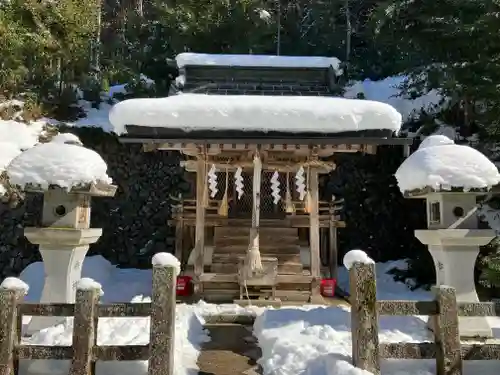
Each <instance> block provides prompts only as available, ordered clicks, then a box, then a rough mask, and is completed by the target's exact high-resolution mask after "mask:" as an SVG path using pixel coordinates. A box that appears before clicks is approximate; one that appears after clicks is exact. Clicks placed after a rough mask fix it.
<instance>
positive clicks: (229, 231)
mask: <svg viewBox="0 0 500 375" xmlns="http://www.w3.org/2000/svg"><path fill="white" fill-rule="evenodd" d="M259 233H260V235H262V236H267V235H270V236H276V235H278V236H283V237H286V236H297V237H298V230H297V228H265V227H262V228H259ZM214 234H215V237H218V236H228V237H229V236H240V235H250V228H249V227H232V226H225V227H216V228H215V233H214Z"/></svg>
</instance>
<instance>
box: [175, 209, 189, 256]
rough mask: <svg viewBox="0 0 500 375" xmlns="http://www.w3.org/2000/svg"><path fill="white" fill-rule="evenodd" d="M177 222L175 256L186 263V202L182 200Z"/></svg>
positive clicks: (176, 214)
mask: <svg viewBox="0 0 500 375" xmlns="http://www.w3.org/2000/svg"><path fill="white" fill-rule="evenodd" d="M175 216H176V223H175V257H176V258H177V259H179V260H180V261H181V264H184V263H186V264H187V259H184V258H185V254H184V251H183V249H184V219H183V217H184V202H183V201H182V200H181V201H180V203H179V204H178V206H177V208H176V211H175Z"/></svg>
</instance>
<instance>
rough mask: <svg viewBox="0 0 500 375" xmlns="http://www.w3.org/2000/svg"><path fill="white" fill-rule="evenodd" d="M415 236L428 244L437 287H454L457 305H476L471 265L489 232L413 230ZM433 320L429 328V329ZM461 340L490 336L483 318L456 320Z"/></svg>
mask: <svg viewBox="0 0 500 375" xmlns="http://www.w3.org/2000/svg"><path fill="white" fill-rule="evenodd" d="M415 237H417V238H418V240H419V241H420V242H422V243H423V244H424V245H427V246H428V248H429V252H430V253H431V255H432V258H433V260H434V266H435V268H436V284H437V285H447V286H451V287H453V288H455V290H456V295H457V301H458V302H479V298H478V296H477V293H476V286H475V283H474V266H475V263H476V259H477V256H478V254H479V246H484V245H487V244H488V243H490V241H491V240H492V239H493V238H494V237H495V233H494V231H493V230H490V229H435V230H416V231H415ZM431 321H432V319H429V324H428V327H429V328H430V329H432V328H433V327H432V324H431ZM459 331H460V337H464V338H465V337H483V338H488V337H492V336H493V334H492V330H491V326H490V325H489V323H488V320H487V318H486V317H459Z"/></svg>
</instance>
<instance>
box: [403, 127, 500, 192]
mask: <svg viewBox="0 0 500 375" xmlns="http://www.w3.org/2000/svg"><path fill="white" fill-rule="evenodd" d="M395 177H396V180H397V181H398V185H399V189H400V190H401V192H402V193H403V194H407V193H411V192H414V191H422V190H426V189H428V190H430V191H436V192H437V191H451V190H456V189H458V190H459V191H470V190H481V191H486V190H489V189H490V188H491V187H492V186H494V185H497V184H498V183H499V182H500V173H498V169H497V167H496V166H495V164H493V163H492V162H491V161H490V160H489V159H488V158H487V157H486V156H484V155H483V154H482V153H481V152H479V151H477V150H475V149H473V148H472V147H469V146H464V145H457V144H455V142H454V141H453V140H451V139H449V138H448V137H446V136H444V135H431V136H429V137H427V138H426V139H425V140H424V141H423V142H422V143H421V145H420V147H419V148H418V150H417V151H416V152H414V153H413V154H412V155H410V156H409V157H408V158H407V159H406V160H405V161H404V162H403V163H402V164H401V166H400V167H399V168H398V170H397V171H396V173H395Z"/></svg>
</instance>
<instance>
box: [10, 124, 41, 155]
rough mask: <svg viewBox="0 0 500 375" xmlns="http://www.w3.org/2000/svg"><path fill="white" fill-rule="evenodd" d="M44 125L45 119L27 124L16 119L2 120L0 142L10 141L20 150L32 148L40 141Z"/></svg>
mask: <svg viewBox="0 0 500 375" xmlns="http://www.w3.org/2000/svg"><path fill="white" fill-rule="evenodd" d="M44 125H45V122H44V121H34V122H32V123H30V124H25V123H22V122H18V121H14V120H0V142H2V143H10V144H12V145H15V146H16V147H18V148H19V149H20V150H25V149H28V148H31V147H33V146H34V145H35V144H37V143H38V137H39V136H40V134H41V133H42V132H43V127H44Z"/></svg>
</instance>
